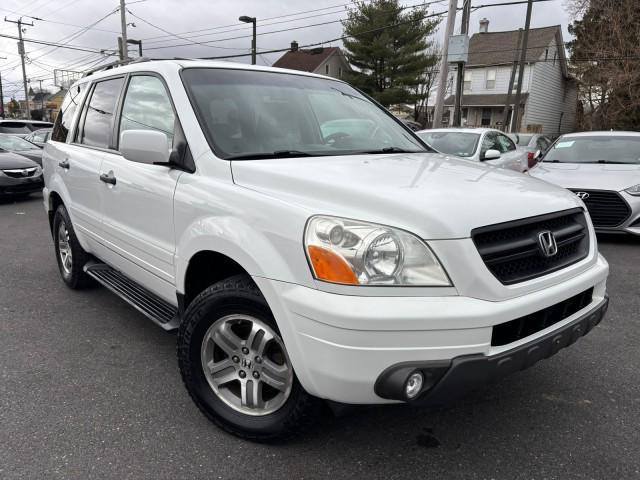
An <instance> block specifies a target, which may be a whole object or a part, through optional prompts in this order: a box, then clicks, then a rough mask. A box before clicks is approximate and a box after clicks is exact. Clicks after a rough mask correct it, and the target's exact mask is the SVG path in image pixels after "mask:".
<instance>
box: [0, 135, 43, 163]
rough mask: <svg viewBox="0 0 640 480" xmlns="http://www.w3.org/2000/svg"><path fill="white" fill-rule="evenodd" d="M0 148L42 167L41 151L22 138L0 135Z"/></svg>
mask: <svg viewBox="0 0 640 480" xmlns="http://www.w3.org/2000/svg"><path fill="white" fill-rule="evenodd" d="M0 148H1V149H2V150H7V151H9V152H13V153H17V154H19V155H22V156H23V157H27V158H28V159H30V160H33V161H34V162H36V163H37V164H38V165H40V166H42V149H41V148H40V147H38V146H37V145H36V144H34V143H31V142H28V141H27V140H25V139H24V138H20V137H18V136H16V135H3V134H0Z"/></svg>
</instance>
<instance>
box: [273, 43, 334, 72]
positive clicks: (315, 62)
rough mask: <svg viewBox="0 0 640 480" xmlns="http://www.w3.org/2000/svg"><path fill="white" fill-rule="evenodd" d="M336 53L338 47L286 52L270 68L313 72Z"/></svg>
mask: <svg viewBox="0 0 640 480" xmlns="http://www.w3.org/2000/svg"><path fill="white" fill-rule="evenodd" d="M336 53H338V54H339V53H340V49H339V48H338V47H325V48H314V49H311V50H304V49H298V50H296V51H295V52H292V51H289V52H286V53H285V54H284V55H283V56H281V57H280V58H279V59H278V60H276V62H275V63H274V64H273V65H272V66H274V67H278V68H289V69H291V70H301V71H303V72H313V71H314V70H315V69H316V68H318V67H319V66H320V65H322V63H323V62H324V61H325V60H326V59H327V58H329V57H330V56H331V55H333V54H336Z"/></svg>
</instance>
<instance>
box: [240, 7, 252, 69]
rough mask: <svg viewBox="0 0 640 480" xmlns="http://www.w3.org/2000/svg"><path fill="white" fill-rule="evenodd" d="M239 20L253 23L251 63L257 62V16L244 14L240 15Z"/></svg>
mask: <svg viewBox="0 0 640 480" xmlns="http://www.w3.org/2000/svg"><path fill="white" fill-rule="evenodd" d="M238 20H240V21H241V22H244V23H252V24H253V39H252V40H251V65H255V64H256V17H248V16H246V15H242V16H241V17H238Z"/></svg>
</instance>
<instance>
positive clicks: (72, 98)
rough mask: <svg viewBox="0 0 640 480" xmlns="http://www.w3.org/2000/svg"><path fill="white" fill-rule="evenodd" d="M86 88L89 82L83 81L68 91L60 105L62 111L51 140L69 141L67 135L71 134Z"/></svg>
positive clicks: (57, 118)
mask: <svg viewBox="0 0 640 480" xmlns="http://www.w3.org/2000/svg"><path fill="white" fill-rule="evenodd" d="M86 88H87V84H86V83H83V84H80V85H76V86H74V87H72V88H71V90H69V91H68V92H67V95H66V96H65V97H64V100H63V101H62V105H61V106H60V112H59V113H58V116H57V117H56V123H55V124H54V126H53V133H52V134H51V140H53V141H56V142H66V141H67V136H68V135H69V131H70V130H71V126H72V122H73V114H74V113H75V111H76V109H77V108H78V102H79V101H80V99H81V98H82V92H84V91H85V90H86Z"/></svg>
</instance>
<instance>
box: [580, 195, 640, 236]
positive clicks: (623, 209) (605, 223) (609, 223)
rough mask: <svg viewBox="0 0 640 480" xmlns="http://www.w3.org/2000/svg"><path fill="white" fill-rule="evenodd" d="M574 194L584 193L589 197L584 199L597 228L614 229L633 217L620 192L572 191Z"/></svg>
mask: <svg viewBox="0 0 640 480" xmlns="http://www.w3.org/2000/svg"><path fill="white" fill-rule="evenodd" d="M571 190H572V191H573V192H574V193H578V192H584V193H587V194H589V196H588V197H587V198H585V199H583V201H584V203H585V205H586V206H587V210H589V216H590V217H591V221H592V222H593V226H594V227H596V228H614V227H618V226H620V225H622V224H623V223H624V222H626V221H627V219H628V218H629V216H631V208H630V207H629V204H628V203H627V202H626V201H625V200H624V198H622V197H621V196H620V194H619V193H618V192H613V191H607V190H579V189H575V188H574V189H571Z"/></svg>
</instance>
